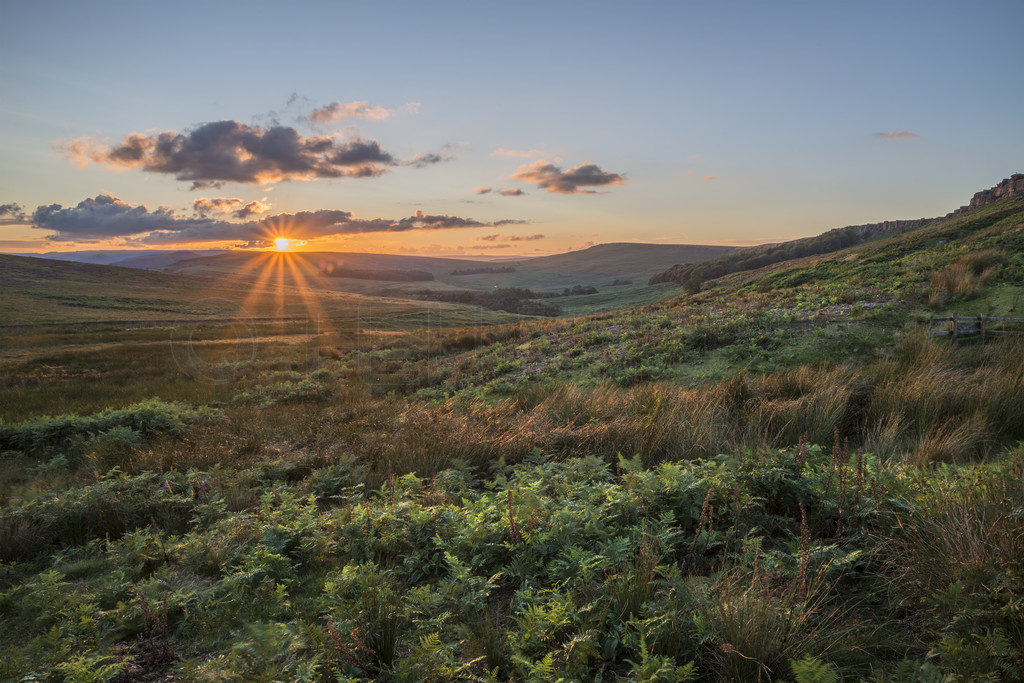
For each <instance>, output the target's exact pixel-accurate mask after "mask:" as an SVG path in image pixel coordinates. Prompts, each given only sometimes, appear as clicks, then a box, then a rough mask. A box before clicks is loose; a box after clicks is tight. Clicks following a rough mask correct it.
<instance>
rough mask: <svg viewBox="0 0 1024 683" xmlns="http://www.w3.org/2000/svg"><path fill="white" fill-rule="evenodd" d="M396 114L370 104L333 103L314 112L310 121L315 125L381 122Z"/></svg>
mask: <svg viewBox="0 0 1024 683" xmlns="http://www.w3.org/2000/svg"><path fill="white" fill-rule="evenodd" d="M392 113H394V112H392V111H390V110H388V109H385V108H384V107H381V106H379V105H371V104H370V103H369V102H349V103H348V104H342V103H341V102H331V103H330V104H328V105H327V106H326V107H320V108H319V109H315V110H313V112H312V113H311V114H310V115H309V120H310V121H312V122H313V123H320V124H324V123H331V122H334V121H344V120H345V119H369V120H370V121H381V120H383V119H386V118H388V117H389V116H391V114H392Z"/></svg>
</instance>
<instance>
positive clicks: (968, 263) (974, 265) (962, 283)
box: [928, 249, 1009, 308]
mask: <svg viewBox="0 0 1024 683" xmlns="http://www.w3.org/2000/svg"><path fill="white" fill-rule="evenodd" d="M1008 261H1009V258H1008V257H1007V255H1006V254H1005V253H1004V252H1003V251H1000V250H997V249H984V250H981V251H976V252H972V253H969V254H966V255H964V256H962V257H961V258H960V259H958V260H957V261H955V262H954V263H953V264H952V265H950V266H949V267H948V268H946V269H945V270H941V271H939V272H937V273H934V274H933V275H932V277H931V285H932V288H933V290H934V291H933V292H932V293H931V294H930V295H929V299H928V303H929V304H930V305H931V306H932V307H933V308H941V307H942V306H944V305H945V304H946V303H947V302H948V301H949V300H950V299H960V300H969V299H973V298H975V297H977V296H978V295H979V294H980V293H981V290H982V288H983V287H984V286H985V285H986V284H988V282H989V281H990V280H991V279H992V277H993V276H994V275H995V274H996V272H997V271H998V269H999V267H1000V266H1003V265H1005V264H1006V263H1007V262H1008Z"/></svg>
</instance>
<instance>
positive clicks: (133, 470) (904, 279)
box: [0, 199, 1024, 682]
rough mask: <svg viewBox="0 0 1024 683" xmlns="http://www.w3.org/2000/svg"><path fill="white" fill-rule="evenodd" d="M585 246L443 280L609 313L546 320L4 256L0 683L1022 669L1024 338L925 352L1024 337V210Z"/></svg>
mask: <svg viewBox="0 0 1024 683" xmlns="http://www.w3.org/2000/svg"><path fill="white" fill-rule="evenodd" d="M582 253H583V252H576V253H575V254H576V255H575V256H572V257H571V259H570V257H568V256H567V257H566V258H565V259H562V260H559V259H558V258H557V257H550V259H551V260H550V261H549V262H548V263H547V265H544V264H541V265H543V268H541V267H540V266H536V264H534V265H533V266H531V265H529V263H527V264H523V265H522V266H519V265H517V266H516V268H517V269H516V271H515V272H514V273H508V274H496V273H481V274H477V275H467V276H450V271H448V273H449V274H448V275H443V276H442V275H441V274H440V273H441V270H440V269H442V268H447V267H448V266H449V265H451V264H441V263H438V264H434V266H432V267H435V268H436V269H435V271H432V272H434V273H435V277H436V278H437V279H438V282H440V284H441V285H444V286H454V284H453V283H452V282H449V280H451V281H454V280H459V282H462V281H463V280H465V281H466V282H469V281H470V280H472V279H473V278H477V280H476V285H475V286H477V287H480V288H486V287H485V284H484V283H485V280H486V279H487V278H493V279H494V280H495V281H496V280H497V278H498V277H499V276H500V275H508V276H509V277H508V278H507V279H506V280H504V281H503V283H504V284H503V286H530V287H531V288H533V289H535V290H536V291H540V290H542V289H543V288H549V289H558V288H561V287H563V286H569V285H571V284H577V283H578V284H584V285H590V284H593V285H594V286H597V287H598V290H599V292H598V294H591V295H582V296H576V297H560V298H556V299H551V300H550V301H558V302H559V303H560V305H561V306H562V307H563V315H562V316H559V317H553V318H544V319H538V318H529V317H522V316H516V315H514V314H511V313H504V312H494V311H485V310H483V309H480V308H475V307H469V306H455V305H450V304H441V303H438V302H431V301H422V300H415V299H407V298H401V297H399V296H398V294H400V292H397V291H396V292H394V293H395V296H393V297H390V298H379V297H373V296H364V295H363V294H365V293H367V292H369V291H371V290H370V289H366V290H365V291H362V292H360V291H344V292H343V291H338V288H339V287H341V286H342V285H345V283H340V284H339V283H338V282H329V281H331V280H341V278H328V277H319V276H317V275H316V272H317V270H318V263H314V261H315V259H314V258H313V257H304V258H305V260H298V259H293V260H292V261H291V263H292V266H288V263H289V261H286V260H285V259H284V257H281V256H278V255H260V256H256V257H254V256H240V255H234V254H229V255H226V256H217V257H209V258H207V259H201V260H200V261H195V262H182V264H178V266H175V267H174V268H173V270H175V272H169V273H163V272H155V271H141V270H132V269H123V268H113V267H106V266H85V265H83V264H67V263H60V262H52V261H43V260H39V259H28V258H19V257H0V281H2V282H0V283H2V284H3V286H4V288H5V292H8V293H9V296H5V297H4V299H3V302H2V303H0V306H2V307H3V308H2V309H0V312H2V314H3V320H4V323H5V324H4V325H3V326H0V420H2V421H0V615H2V618H0V646H2V647H3V650H4V653H5V656H4V658H3V660H2V662H0V679H3V680H54V681H60V680H67V681H86V680H94V681H105V680H114V681H143V680H160V679H161V678H163V679H165V680H189V681H193V680H195V681H223V680H237V681H272V680H289V681H293V680H296V681H305V680H308V681H351V680H401V681H462V680H479V681H491V680H493V681H509V680H513V681H559V680H564V681H590V680H604V681H615V680H622V681H627V680H628V681H683V680H701V681H704V680H710V681H734V680H740V681H757V680H777V681H801V682H810V681H837V680H878V681H961V680H962V681H968V680H1002V681H1020V680H1022V679H1024V677H1022V674H1021V672H1022V671H1024V599H1022V596H1024V407H1022V406H1024V339H1020V338H1017V337H1015V336H1011V335H1007V336H1006V337H1005V338H1001V339H998V340H995V341H990V342H987V343H985V344H981V343H980V342H979V341H976V340H965V341H963V342H962V343H959V344H956V345H954V344H950V343H949V342H948V341H947V340H944V339H929V338H928V337H927V335H926V332H927V329H928V322H929V319H930V318H931V317H932V316H945V315H948V314H950V313H953V312H956V313H959V314H964V315H967V314H970V315H975V314H978V313H985V314H987V315H990V316H1001V317H1018V316H1019V317H1024V315H1022V312H1021V307H1020V298H1021V294H1022V293H1024V289H1022V286H1021V283H1022V282H1024V201H1021V200H1019V199H1010V200H1002V201H1000V202H997V203H994V204H991V205H989V206H986V207H983V208H981V209H977V210H974V211H971V212H968V213H965V214H963V215H959V216H955V217H952V218H949V219H947V220H945V221H942V222H938V223H935V224H932V225H928V226H926V227H923V228H920V229H917V230H913V231H909V232H906V233H903V234H894V235H889V236H884V235H883V236H877V237H875V238H873V239H871V240H870V241H866V242H865V243H863V244H857V245H853V246H848V247H846V248H844V249H840V250H838V251H828V252H825V253H816V254H813V255H809V256H801V257H799V258H797V259H791V260H783V261H779V262H778V263H772V264H770V265H760V266H758V267H757V268H756V269H753V268H746V267H745V266H744V265H743V264H740V263H739V262H737V264H735V267H732V266H730V268H729V269H728V272H727V273H726V274H725V275H724V276H722V277H718V278H711V279H702V280H700V282H699V283H698V284H699V286H693V285H692V284H691V285H689V286H688V285H687V283H686V282H676V283H663V284H656V285H648V284H647V281H648V279H649V278H650V277H651V276H653V275H656V273H654V272H648V274H647V275H646V276H643V277H640V276H639V275H637V274H638V273H640V274H642V273H643V272H646V271H643V270H642V269H639V266H638V265H637V263H638V261H630V262H623V263H622V264H620V266H621V267H619V268H618V269H617V270H616V264H615V262H614V258H612V257H611V256H609V254H612V255H613V254H614V253H616V252H615V251H614V250H611V251H607V252H606V251H603V250H598V251H597V252H594V253H592V254H591V256H592V257H593V259H592V261H591V262H590V264H589V265H588V263H587V260H586V259H585V258H584V257H583V256H581V254H582ZM617 253H619V254H620V255H622V254H624V253H626V252H622V251H619V252H617ZM742 253H743V252H739V255H742ZM703 257H704V258H708V257H710V253H708V254H705V255H704V256H703ZM738 257H739V256H737V258H738ZM636 258H637V259H639V258H640V257H639V256H637V257H636ZM720 258H727V257H725V256H722V257H720ZM275 259H276V260H275ZM570 260H571V261H572V262H573V263H574V265H572V266H571V267H570V263H569V262H570ZM537 261H541V259H537ZM297 263H298V264H303V263H304V264H305V265H295V264H297ZM396 263H397V261H394V260H388V259H387V258H383V257H382V258H380V259H378V260H376V261H373V260H370V259H365V260H363V261H362V262H361V263H360V264H359V266H358V267H360V268H376V269H383V268H394V267H398V266H396V265H395V264H396ZM410 263H412V262H408V261H407V262H405V264H406V266H409V264H410ZM418 263H419V264H420V266H423V264H424V262H423V261H420V262H418ZM189 264H191V265H189ZM458 265H461V266H462V267H466V264H465V262H456V267H457V266H458ZM491 265H494V264H491ZM502 265H504V264H502ZM673 265H675V264H674V263H673V262H670V263H665V264H664V265H662V266H660V267H661V268H663V269H664V270H668V269H669V268H670V267H671V266H673ZM351 267H353V268H355V267H357V266H355V265H351ZM409 267H411V266H409ZM533 267H536V268H537V270H536V271H531V270H530V269H531V268H533ZM542 271H543V272H542ZM534 272H536V273H537V274H536V276H535V277H534V276H533V275H531V273H534ZM677 272H678V271H677ZM543 273H547V274H546V275H545V274H543ZM558 273H562V274H561V275H557V274H558ZM556 275H557V277H556ZM584 276H586V277H589V278H591V279H589V280H587V279H583V278H584ZM568 277H572V278H578V279H576V280H573V281H572V282H571V283H569V282H568V281H567V280H566V281H565V282H562V281H561V280H560V279H559V278H563V279H564V278H568ZM317 278H319V279H317ZM531 278H533V279H531ZM616 279H619V280H628V279H633V283H632V284H630V285H621V284H620V285H611V282H612V281H613V280H616ZM321 280H323V281H324V282H321ZM362 282H364V283H370V284H366V285H365V286H366V287H368V288H369V287H371V286H372V287H378V286H381V283H379V282H376V283H374V282H372V281H368V280H365V281H362ZM597 282H600V283H601V284H596V283H597ZM254 283H255V284H254ZM407 284H411V285H420V284H421V283H407ZM359 286H363V285H359ZM464 286H465V287H466V288H469V285H468V284H467V285H464ZM491 286H493V284H491ZM352 287H353V288H355V289H358V287H357V286H356V285H352ZM1019 329H1022V330H1024V328H1019ZM168 677H169V678H168Z"/></svg>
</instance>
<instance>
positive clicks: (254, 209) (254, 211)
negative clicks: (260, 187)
mask: <svg viewBox="0 0 1024 683" xmlns="http://www.w3.org/2000/svg"><path fill="white" fill-rule="evenodd" d="M270 208H271V207H270V204H269V203H267V202H266V200H265V198H264V199H257V200H256V201H252V202H249V203H248V204H246V205H245V206H243V207H242V208H240V209H239V210H237V211H235V213H234V216H235V218H243V219H244V218H249V217H250V216H258V215H259V214H261V213H266V212H267V211H270Z"/></svg>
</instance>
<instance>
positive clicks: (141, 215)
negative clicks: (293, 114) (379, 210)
mask: <svg viewBox="0 0 1024 683" xmlns="http://www.w3.org/2000/svg"><path fill="white" fill-rule="evenodd" d="M240 204H241V200H238V202H237V203H236V202H235V201H234V200H232V199H224V198H215V199H212V200H209V199H208V200H197V202H196V203H195V204H194V206H195V207H196V210H197V212H200V211H201V210H205V211H206V212H207V213H212V212H214V211H216V212H219V213H225V212H231V213H232V214H233V215H236V216H237V215H239V214H240V212H243V211H245V210H246V209H247V208H249V207H251V206H252V205H253V204H258V202H250V203H249V204H247V205H245V206H241V207H239V205H240ZM200 207H202V209H201V208H200ZM215 207H216V208H215ZM522 222H523V221H517V220H508V219H506V220H500V221H490V222H484V221H478V220H474V219H472V218H464V217H461V216H449V215H447V214H426V213H423V212H422V211H417V212H416V213H415V214H414V215H412V216H408V217H406V218H400V219H397V220H396V219H389V218H370V219H366V218H359V217H357V216H355V215H353V214H352V212H350V211H340V210H332V209H323V210H320V211H300V212H298V213H294V214H288V213H282V214H277V215H275V216H270V217H268V218H265V219H262V220H258V221H257V220H249V221H245V222H241V223H236V222H231V221H226V220H221V219H219V218H212V217H210V216H209V215H200V216H198V217H195V218H187V217H183V216H178V215H176V214H175V212H174V211H173V210H172V209H169V208H167V207H160V208H158V209H156V210H154V211H151V210H149V209H148V208H147V207H146V206H145V205H144V204H139V205H137V206H132V205H131V204H128V203H126V202H123V201H121V200H120V199H117V198H116V197H112V196H110V195H98V196H96V197H94V198H91V199H86V200H84V201H82V202H79V204H78V205H77V206H74V207H70V208H67V209H65V208H63V207H62V206H60V205H59V204H52V205H50V206H40V207H39V208H38V209H36V210H35V212H34V213H33V214H32V223H33V225H34V226H35V227H38V228H42V229H46V230H52V231H53V234H52V235H51V236H50V237H49V239H51V240H56V241H95V240H101V239H106V238H110V237H122V238H130V239H132V240H134V241H136V242H139V243H149V244H154V243H175V242H222V241H236V242H243V243H248V242H253V243H256V244H260V245H264V244H268V243H269V242H270V241H271V240H272V239H273V238H274V237H276V236H280V235H285V236H287V237H290V238H293V239H313V238H318V237H328V236H333V235H353V234H360V233H371V232H406V231H413V230H456V229H463V228H483V227H498V226H502V225H513V224H520V223H522Z"/></svg>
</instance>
